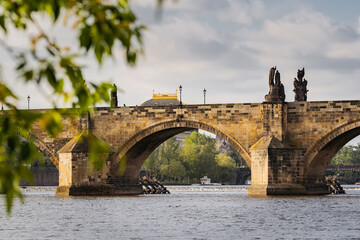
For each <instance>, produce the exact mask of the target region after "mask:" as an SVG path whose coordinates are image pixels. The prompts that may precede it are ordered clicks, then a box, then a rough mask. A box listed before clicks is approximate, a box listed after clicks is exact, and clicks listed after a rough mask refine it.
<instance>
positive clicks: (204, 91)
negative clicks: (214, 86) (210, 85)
mask: <svg viewBox="0 0 360 240" xmlns="http://www.w3.org/2000/svg"><path fill="white" fill-rule="evenodd" d="M203 93H204V104H205V95H206V89H205V88H204V90H203Z"/></svg>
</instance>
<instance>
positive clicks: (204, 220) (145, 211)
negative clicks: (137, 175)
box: [0, 186, 360, 239]
mask: <svg viewBox="0 0 360 240" xmlns="http://www.w3.org/2000/svg"><path fill="white" fill-rule="evenodd" d="M349 187H350V186H349ZM169 190H170V191H171V194H167V195H141V196H131V197H69V198H60V197H57V196H55V188H40V187H39V188H30V189H26V190H25V191H24V195H25V203H24V204H21V203H20V202H19V201H16V203H15V205H14V207H13V210H12V213H11V216H7V214H6V212H5V203H4V202H5V201H4V199H3V196H1V197H0V198H2V199H0V239H308V238H318V239H346V238H353V239H359V238H360V207H359V205H360V189H357V188H353V187H350V189H349V188H347V189H346V192H347V194H345V195H328V196H301V197H263V198H255V197H249V196H248V195H247V189H246V187H245V186H213V187H200V186H188V187H169Z"/></svg>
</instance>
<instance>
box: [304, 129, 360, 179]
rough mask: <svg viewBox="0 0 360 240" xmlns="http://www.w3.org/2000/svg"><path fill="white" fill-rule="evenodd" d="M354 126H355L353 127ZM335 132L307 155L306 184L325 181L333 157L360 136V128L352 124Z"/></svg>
mask: <svg viewBox="0 0 360 240" xmlns="http://www.w3.org/2000/svg"><path fill="white" fill-rule="evenodd" d="M351 125H353V126H351ZM351 125H350V126H343V127H341V128H339V129H336V130H334V131H333V132H332V133H330V134H329V136H326V137H324V138H323V139H321V140H320V141H319V142H318V143H317V145H315V146H314V147H313V148H312V149H311V150H312V151H308V152H307V154H306V155H305V156H306V157H307V158H306V159H307V166H306V169H305V179H304V180H305V184H306V183H321V182H323V181H324V178H325V172H326V168H327V167H328V166H329V165H330V162H331V160H332V159H333V157H334V156H335V155H336V154H337V153H338V152H339V151H340V149H341V148H343V147H344V146H345V145H346V144H347V143H348V142H349V141H351V140H352V139H354V138H356V137H357V136H359V135H360V126H358V124H351Z"/></svg>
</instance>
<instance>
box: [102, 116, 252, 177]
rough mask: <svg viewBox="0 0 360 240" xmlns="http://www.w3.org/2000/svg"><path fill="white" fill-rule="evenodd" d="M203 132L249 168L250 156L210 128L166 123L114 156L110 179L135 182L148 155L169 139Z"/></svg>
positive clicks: (143, 133) (124, 147)
mask: <svg viewBox="0 0 360 240" xmlns="http://www.w3.org/2000/svg"><path fill="white" fill-rule="evenodd" d="M198 129H201V130H204V131H207V132H210V133H212V134H215V135H216V136H219V137H220V138H221V139H224V140H225V141H226V142H228V143H229V144H230V145H231V146H232V147H233V148H234V149H235V150H236V152H238V153H239V155H240V156H242V157H243V159H244V160H245V162H246V163H247V164H248V165H249V166H250V164H251V162H250V156H249V155H248V153H247V152H245V150H244V149H243V148H242V146H241V145H240V144H239V143H237V142H235V141H234V140H233V139H231V138H230V137H229V136H227V135H225V134H223V133H222V132H220V131H218V130H217V129H215V128H212V127H211V126H208V125H205V124H202V123H199V122H191V121H187V122H185V121H183V122H180V123H179V122H176V121H173V122H166V123H161V124H158V125H156V126H153V127H150V128H148V129H145V130H143V131H141V132H139V133H138V134H137V135H135V136H134V137H133V138H132V139H130V140H129V141H128V143H127V144H125V145H124V146H122V148H121V149H119V151H118V152H117V153H116V154H115V155H114V158H113V160H112V165H111V168H110V174H109V175H110V178H112V179H117V180H118V181H121V182H136V181H138V179H139V172H140V169H141V167H142V165H143V164H144V162H145V160H146V159H147V158H148V157H149V155H150V154H151V153H152V152H153V151H154V150H155V149H156V148H157V147H158V146H159V145H160V144H161V143H163V142H165V141H166V140H168V139H169V138H171V137H173V136H175V135H177V134H179V133H182V132H185V131H189V130H198Z"/></svg>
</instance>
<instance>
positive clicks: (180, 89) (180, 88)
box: [179, 85, 182, 108]
mask: <svg viewBox="0 0 360 240" xmlns="http://www.w3.org/2000/svg"><path fill="white" fill-rule="evenodd" d="M179 91H180V108H182V101H181V91H182V86H181V85H180V87H179Z"/></svg>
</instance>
